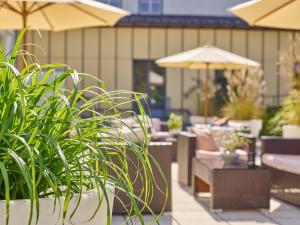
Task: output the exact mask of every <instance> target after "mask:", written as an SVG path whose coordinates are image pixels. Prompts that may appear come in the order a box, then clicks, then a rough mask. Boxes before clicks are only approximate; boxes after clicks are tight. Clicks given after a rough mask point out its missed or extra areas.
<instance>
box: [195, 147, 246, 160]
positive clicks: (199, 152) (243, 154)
mask: <svg viewBox="0 0 300 225" xmlns="http://www.w3.org/2000/svg"><path fill="white" fill-rule="evenodd" d="M236 152H237V153H238V154H239V156H240V159H242V160H247V158H248V154H247V152H246V151H244V150H239V149H238V150H236ZM220 154H221V152H220V151H206V150H197V151H196V157H197V158H201V159H207V158H214V157H220Z"/></svg>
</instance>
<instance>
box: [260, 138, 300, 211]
mask: <svg viewBox="0 0 300 225" xmlns="http://www.w3.org/2000/svg"><path fill="white" fill-rule="evenodd" d="M261 141H262V163H263V165H264V166H267V167H268V168H269V169H270V173H271V189H272V190H271V194H272V195H273V196H274V197H276V198H278V199H281V200H283V201H287V202H289V203H291V204H294V205H297V206H300V169H299V168H300V139H286V138H281V137H262V140H261Z"/></svg>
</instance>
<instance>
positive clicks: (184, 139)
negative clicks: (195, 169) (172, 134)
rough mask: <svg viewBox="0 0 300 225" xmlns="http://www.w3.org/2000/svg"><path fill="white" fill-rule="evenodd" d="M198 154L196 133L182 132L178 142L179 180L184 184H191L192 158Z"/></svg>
mask: <svg viewBox="0 0 300 225" xmlns="http://www.w3.org/2000/svg"><path fill="white" fill-rule="evenodd" d="M195 155H196V135H195V134H191V133H189V132H180V133H179V134H178V142H177V162H178V181H179V182H180V183H181V184H184V185H190V184H191V174H192V159H193V158H194V157H195Z"/></svg>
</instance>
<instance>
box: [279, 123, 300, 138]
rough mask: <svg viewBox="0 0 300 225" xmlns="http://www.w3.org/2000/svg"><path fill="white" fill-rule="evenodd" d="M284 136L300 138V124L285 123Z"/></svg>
mask: <svg viewBox="0 0 300 225" xmlns="http://www.w3.org/2000/svg"><path fill="white" fill-rule="evenodd" d="M282 136H283V137H284V138H300V126H295V125H284V126H283V127H282Z"/></svg>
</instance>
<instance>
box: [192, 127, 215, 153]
mask: <svg viewBox="0 0 300 225" xmlns="http://www.w3.org/2000/svg"><path fill="white" fill-rule="evenodd" d="M192 132H193V133H194V134H195V135H196V149H199V150H200V149H201V150H205V151H219V146H218V145H217V143H216V142H215V139H214V136H213V134H212V133H211V132H210V131H209V130H207V129H197V128H192Z"/></svg>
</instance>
